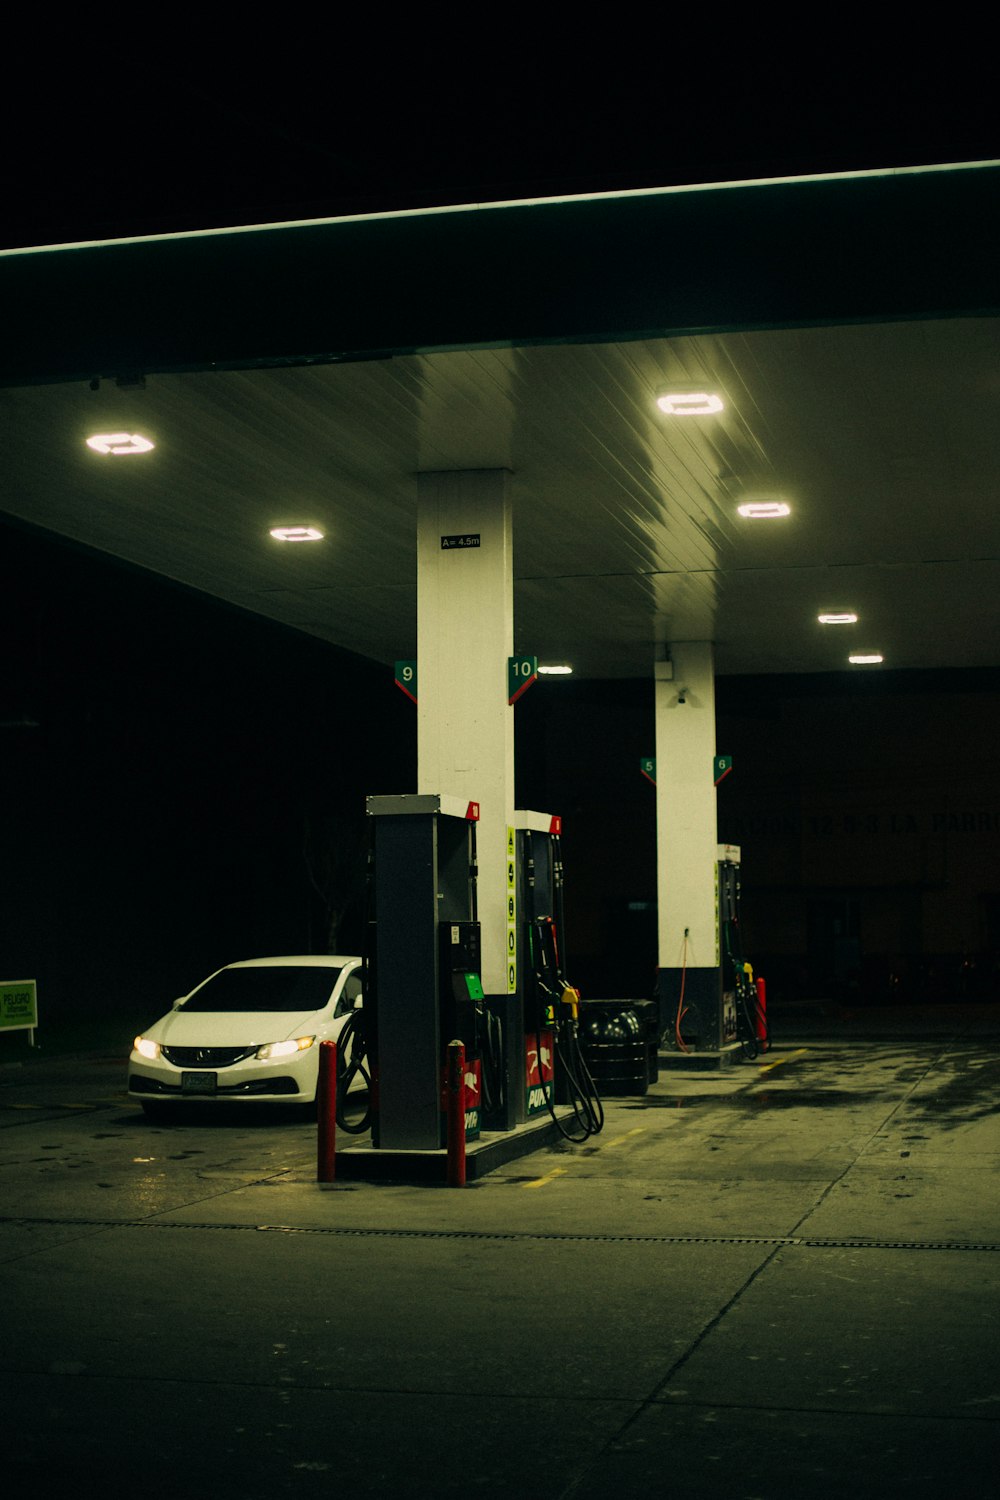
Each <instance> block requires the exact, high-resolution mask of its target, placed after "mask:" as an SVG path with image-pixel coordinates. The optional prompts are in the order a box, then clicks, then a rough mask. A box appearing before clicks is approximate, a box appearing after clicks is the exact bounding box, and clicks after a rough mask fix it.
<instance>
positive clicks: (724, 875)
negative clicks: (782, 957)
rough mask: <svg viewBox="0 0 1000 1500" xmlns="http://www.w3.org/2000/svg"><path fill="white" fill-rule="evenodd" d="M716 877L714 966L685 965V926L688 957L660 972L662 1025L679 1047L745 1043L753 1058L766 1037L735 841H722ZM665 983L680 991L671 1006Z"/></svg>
mask: <svg viewBox="0 0 1000 1500" xmlns="http://www.w3.org/2000/svg"><path fill="white" fill-rule="evenodd" d="M714 879H715V959H716V963H715V967H714V968H698V969H689V968H688V967H687V963H686V953H687V932H686V931H685V937H684V954H685V961H684V962H683V963H682V965H681V968H680V970H679V971H664V970H661V974H660V1002H661V1025H662V1024H663V1021H664V1020H666V1021H667V1026H666V1029H665V1030H664V1031H663V1040H664V1041H665V1042H666V1043H667V1044H668V1045H670V1046H672V1047H674V1048H675V1049H676V1050H677V1051H680V1052H690V1051H692V1050H696V1051H704V1052H724V1051H736V1050H739V1049H740V1048H742V1050H743V1052H744V1054H745V1055H746V1056H748V1057H755V1056H756V1055H757V1052H758V1051H760V1050H764V1049H766V1046H767V1040H766V1029H765V1021H764V1010H763V1007H762V1005H761V1002H760V998H759V995H758V992H757V988H756V986H755V984H754V978H753V969H752V967H751V965H750V964H749V963H748V962H747V960H746V957H745V955H744V953H743V943H742V932H741V928H740V850H739V847H738V846H737V845H734V844H720V845H718V847H717V850H716V860H715V872H714ZM667 986H669V987H670V988H675V990H676V993H675V997H674V999H673V1004H672V1005H671V997H670V989H669V988H667ZM664 1002H665V1003H666V1007H668V1009H667V1014H666V1016H664ZM762 1042H763V1046H762Z"/></svg>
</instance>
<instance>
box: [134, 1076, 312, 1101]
mask: <svg viewBox="0 0 1000 1500" xmlns="http://www.w3.org/2000/svg"><path fill="white" fill-rule="evenodd" d="M128 1091H129V1093H130V1094H157V1095H159V1096H160V1097H161V1098H167V1099H180V1098H181V1086H180V1084H179V1083H165V1082H164V1080H163V1079H162V1078H145V1077H143V1075H142V1074H141V1073H140V1074H134V1075H133V1076H132V1077H131V1078H130V1079H129V1085H128ZM297 1093H299V1085H298V1082H297V1080H296V1079H294V1078H286V1077H280V1078H248V1079H245V1080H244V1081H243V1082H242V1083H232V1084H229V1085H226V1084H220V1085H219V1087H218V1089H217V1090H216V1091H215V1093H214V1094H189V1095H188V1096H187V1097H188V1098H189V1100H190V1102H191V1103H192V1104H204V1103H206V1102H209V1103H210V1102H211V1101H212V1100H213V1099H252V1098H254V1096H255V1095H257V1094H268V1095H271V1096H274V1095H275V1094H284V1095H288V1096H292V1095H294V1094H297Z"/></svg>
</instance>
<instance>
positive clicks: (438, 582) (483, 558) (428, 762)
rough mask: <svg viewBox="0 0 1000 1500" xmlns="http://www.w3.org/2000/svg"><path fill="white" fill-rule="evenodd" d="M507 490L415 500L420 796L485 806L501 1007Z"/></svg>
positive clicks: (489, 956) (474, 489)
mask: <svg viewBox="0 0 1000 1500" xmlns="http://www.w3.org/2000/svg"><path fill="white" fill-rule="evenodd" d="M508 478H509V475H508V473H507V471H506V470H504V469H481V470H473V471H465V472H455V473H453V472H446V473H432V474H421V475H420V476H419V480H418V491H417V495H418V509H417V790H418V792H420V793H439V794H441V795H444V796H451V797H462V798H465V799H467V800H468V801H475V802H478V803H479V805H480V821H479V828H478V831H477V847H478V856H479V920H480V922H481V924H482V966H483V972H482V982H483V988H484V990H485V991H486V993H487V994H495V995H500V994H506V992H507V960H506V937H507V924H506V911H507V883H506V870H507V827H508V824H510V823H511V822H512V819H513V812H514V710H513V709H512V708H510V707H509V706H508V703H507V659H508V657H510V656H511V655H512V654H513V650H514V600H513V545H512V536H511V506H510V496H509V493H508ZM461 543H466V544H470V543H471V545H461Z"/></svg>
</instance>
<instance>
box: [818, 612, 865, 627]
mask: <svg viewBox="0 0 1000 1500" xmlns="http://www.w3.org/2000/svg"><path fill="white" fill-rule="evenodd" d="M816 618H817V620H818V621H819V623H820V624H821V625H856V624H857V623H858V617H857V615H856V614H855V613H854V612H853V610H849V609H845V610H844V612H843V614H839V615H817V616H816Z"/></svg>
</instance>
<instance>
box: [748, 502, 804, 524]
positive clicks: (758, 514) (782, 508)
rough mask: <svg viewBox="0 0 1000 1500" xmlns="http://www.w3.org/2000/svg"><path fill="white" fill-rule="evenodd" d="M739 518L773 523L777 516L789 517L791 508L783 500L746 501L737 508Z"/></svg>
mask: <svg viewBox="0 0 1000 1500" xmlns="http://www.w3.org/2000/svg"><path fill="white" fill-rule="evenodd" d="M737 510H738V511H739V513H740V515H741V516H746V517H747V518H748V519H749V520H751V521H773V520H774V519H775V518H776V517H777V516H790V515H791V513H792V507H791V506H790V505H786V504H785V502H784V500H747V501H745V502H744V503H743V504H742V505H739V506H737Z"/></svg>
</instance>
